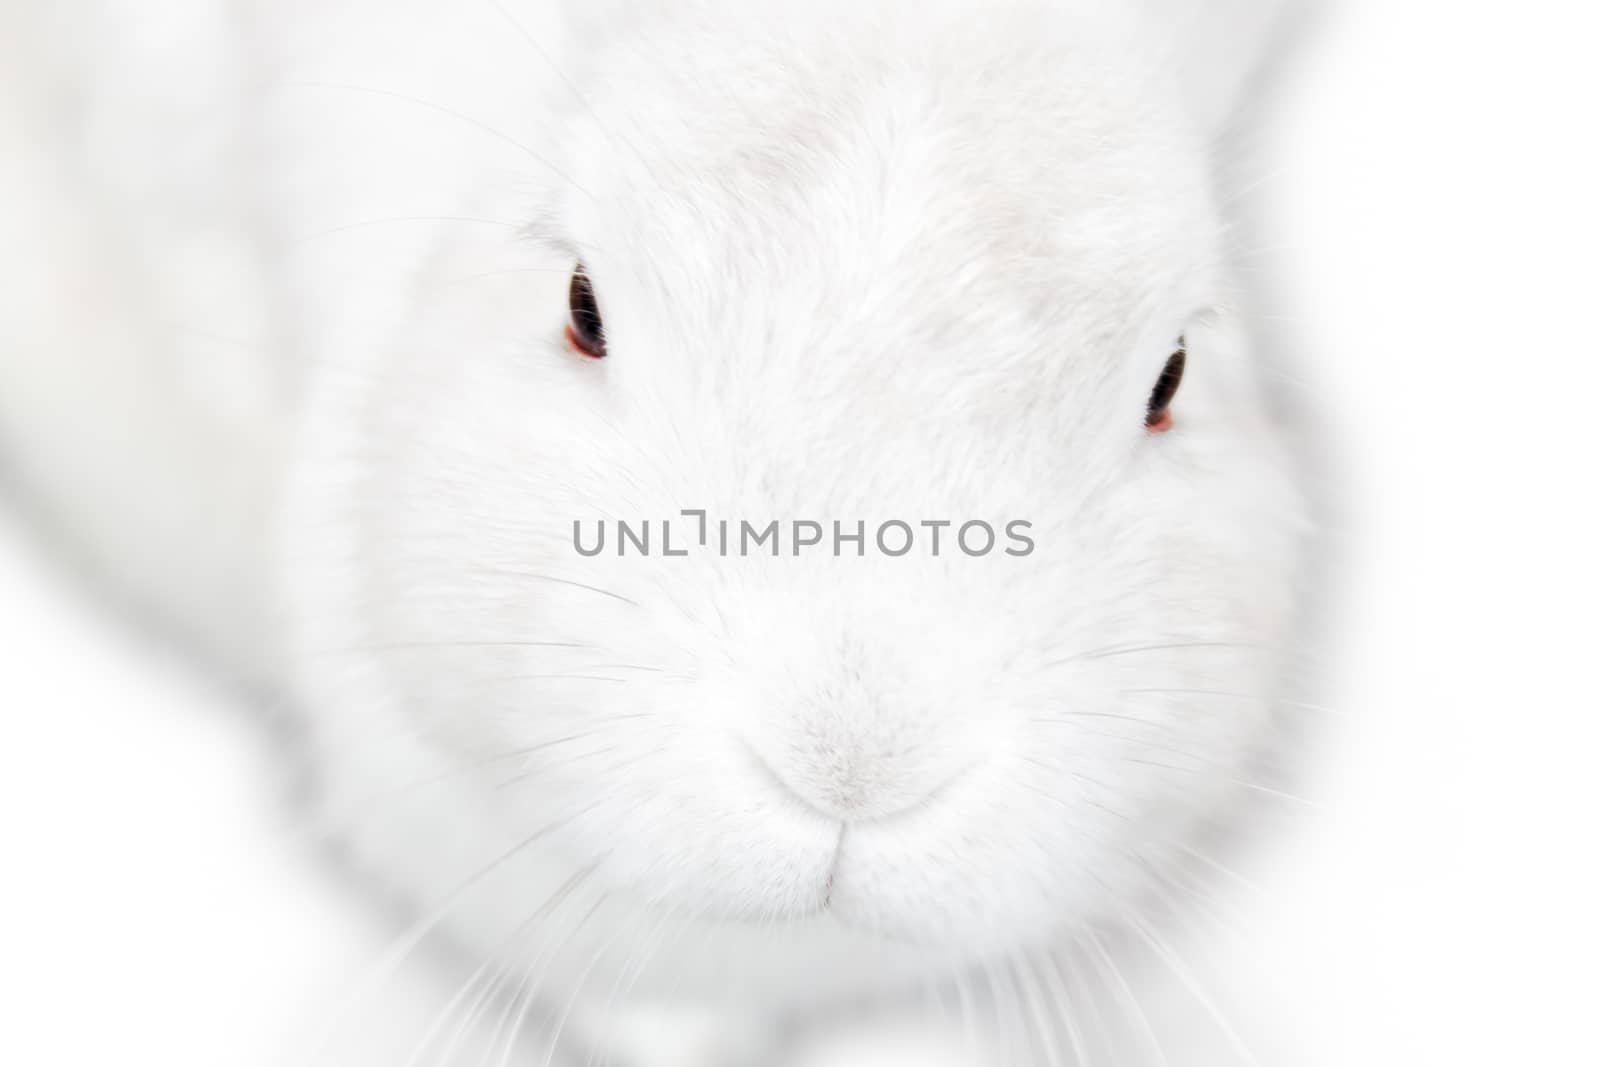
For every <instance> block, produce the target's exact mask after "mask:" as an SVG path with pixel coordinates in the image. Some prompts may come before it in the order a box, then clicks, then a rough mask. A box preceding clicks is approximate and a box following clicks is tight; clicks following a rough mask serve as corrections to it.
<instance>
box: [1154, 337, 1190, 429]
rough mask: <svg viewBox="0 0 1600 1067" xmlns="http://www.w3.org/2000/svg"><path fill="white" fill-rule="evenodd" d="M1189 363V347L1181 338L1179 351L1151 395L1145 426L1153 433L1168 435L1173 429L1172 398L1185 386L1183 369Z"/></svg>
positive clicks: (1157, 381) (1174, 354)
mask: <svg viewBox="0 0 1600 1067" xmlns="http://www.w3.org/2000/svg"><path fill="white" fill-rule="evenodd" d="M1188 361H1189V346H1188V343H1187V342H1186V341H1185V340H1184V339H1183V338H1181V337H1180V338H1178V350H1177V351H1176V352H1174V353H1172V358H1170V359H1168V360H1167V365H1166V366H1165V367H1164V368H1162V370H1161V377H1160V378H1159V379H1157V380H1156V387H1155V389H1154V390H1153V391H1152V392H1151V393H1150V406H1149V407H1147V408H1146V409H1145V416H1144V426H1145V429H1147V430H1149V431H1150V432H1151V433H1166V432H1167V431H1168V430H1170V429H1172V398H1173V397H1175V396H1177V395H1178V386H1179V385H1181V384H1183V367H1184V364H1185V363H1187V362H1188Z"/></svg>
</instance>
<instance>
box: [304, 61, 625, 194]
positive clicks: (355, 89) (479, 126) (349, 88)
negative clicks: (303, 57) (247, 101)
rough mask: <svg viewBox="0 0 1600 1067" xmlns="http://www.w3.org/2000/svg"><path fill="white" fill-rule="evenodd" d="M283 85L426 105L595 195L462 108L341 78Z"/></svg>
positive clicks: (573, 186) (585, 191) (514, 140)
mask: <svg viewBox="0 0 1600 1067" xmlns="http://www.w3.org/2000/svg"><path fill="white" fill-rule="evenodd" d="M286 85H287V87H288V88H291V89H334V90H339V91H343V92H349V93H363V94H366V95H369V96H378V97H384V98H386V99H389V100H398V101H401V102H403V103H408V104H412V105H415V106H416V107H421V108H426V109H428V110H429V111H434V112H437V113H439V114H441V115H447V116H449V117H450V118H453V119H455V120H457V121H458V122H463V123H466V124H467V125H468V126H471V127H473V128H474V129H476V130H480V131H482V132H483V133H484V134H487V135H488V136H490V137H493V138H494V139H495V140H497V141H501V142H503V143H505V144H508V145H510V146H512V147H513V148H516V149H517V150H519V151H520V152H522V153H523V154H524V155H526V156H527V157H528V158H529V159H531V160H533V161H534V162H536V163H538V164H540V165H541V166H543V167H544V168H545V169H546V170H548V171H549V172H550V173H551V174H553V175H554V176H555V177H557V178H560V179H561V180H562V181H564V182H566V183H567V184H568V185H570V186H571V187H572V188H574V189H576V190H577V191H578V192H580V193H582V194H583V195H584V196H586V197H588V198H589V199H590V200H591V201H593V200H594V199H595V197H594V194H593V193H591V192H589V190H587V189H585V188H584V187H583V186H581V185H579V184H578V183H577V182H575V181H573V180H572V179H571V178H569V177H568V176H567V175H566V174H564V173H563V172H562V171H561V169H560V168H559V167H557V166H556V165H555V164H554V163H551V162H550V161H549V160H548V159H545V158H544V157H543V156H541V155H540V154H539V153H538V152H535V151H534V150H533V149H532V148H530V147H529V146H527V145H525V144H523V143H522V142H521V141H519V140H517V139H516V138H514V137H512V136H510V135H509V134H506V133H504V132H503V131H501V130H497V129H495V128H494V127H493V126H490V125H488V124H487V123H485V122H481V121H479V120H478V119H475V118H473V117H472V116H471V115H468V114H465V113H464V112H461V111H457V110H456V109H454V108H451V107H446V106H444V105H443V104H436V103H434V102H433V101H431V100H424V99H422V98H421V97H416V96H409V95H407V94H405V93H397V92H394V91H392V90H389V89H375V88H372V87H370V86H365V85H347V84H344V83H342V82H319V81H296V82H288V83H286Z"/></svg>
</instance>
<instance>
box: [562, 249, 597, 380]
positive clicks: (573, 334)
mask: <svg viewBox="0 0 1600 1067" xmlns="http://www.w3.org/2000/svg"><path fill="white" fill-rule="evenodd" d="M567 306H568V308H569V310H570V312H571V315H570V317H569V319H568V321H567V343H568V344H569V345H571V346H572V348H573V350H574V351H576V352H578V353H579V354H581V355H585V356H588V357H589V358H590V359H601V358H603V357H604V356H605V354H606V331H605V327H604V326H603V325H602V324H601V322H600V304H599V302H598V301H596V300H595V296H594V283H593V282H591V281H590V280H589V275H588V274H587V273H586V272H585V271H584V269H583V264H582V263H580V264H578V266H577V268H576V269H574V270H573V272H572V285H571V287H570V288H568V290H567Z"/></svg>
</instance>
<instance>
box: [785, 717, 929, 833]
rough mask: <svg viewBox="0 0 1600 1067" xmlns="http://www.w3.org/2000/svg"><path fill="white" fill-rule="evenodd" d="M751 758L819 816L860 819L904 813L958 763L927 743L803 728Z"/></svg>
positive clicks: (925, 797) (845, 820) (926, 796)
mask: <svg viewBox="0 0 1600 1067" xmlns="http://www.w3.org/2000/svg"><path fill="white" fill-rule="evenodd" d="M766 747H767V751H765V752H763V751H760V750H756V755H757V757H758V758H759V759H760V760H761V762H762V763H763V764H764V765H765V767H766V769H767V770H768V771H769V772H770V773H771V775H772V777H773V778H774V779H776V780H777V782H778V784H779V785H781V786H782V787H783V789H784V790H785V792H787V793H789V794H790V795H791V796H792V797H793V798H794V799H796V800H797V801H799V802H800V803H802V804H804V805H805V806H806V807H808V808H810V809H811V810H813V811H815V812H817V813H818V814H821V815H823V816H824V817H826V818H828V819H832V820H836V821H838V822H843V823H864V822H873V821H878V820H883V819H888V818H892V817H893V816H896V815H900V814H904V813H905V812H908V811H911V810H913V809H915V808H917V807H919V806H921V805H923V804H925V803H927V802H928V801H929V800H931V799H933V798H934V796H935V795H936V794H937V793H938V791H939V790H940V788H941V787H943V786H944V785H945V784H947V783H948V782H949V781H950V780H951V779H953V778H954V777H956V776H957V775H958V774H959V773H960V769H961V768H960V765H959V764H958V763H957V762H956V761H955V760H954V759H953V758H950V756H948V755H945V754H941V753H939V752H937V751H936V750H935V749H934V748H933V746H931V745H928V744H925V743H917V742H915V741H910V740H904V739H901V740H895V739H892V738H882V737H874V736H872V735H871V733H870V732H867V731H858V732H853V733H850V734H842V735H841V734H840V733H838V732H835V731H828V730H821V731H817V730H808V731H806V732H804V733H803V734H802V735H801V736H799V737H792V738H789V739H786V740H785V741H784V742H783V743H781V744H779V745H776V746H766Z"/></svg>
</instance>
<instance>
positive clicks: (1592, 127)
mask: <svg viewBox="0 0 1600 1067" xmlns="http://www.w3.org/2000/svg"><path fill="white" fill-rule="evenodd" d="M1597 32H1600V19H1597V16H1595V15H1593V14H1592V13H1590V10H1589V9H1588V7H1587V5H1582V4H1577V3H1572V2H1560V0H1530V2H1524V3H1521V4H1516V5H1500V4H1490V3H1487V2H1482V0H1480V2H1476V3H1474V2H1458V3H1450V4H1447V3H1430V2H1421V0H1416V2H1411V3H1406V2H1404V0H1345V2H1343V3H1340V4H1337V5H1336V6H1335V7H1334V9H1333V11H1332V12H1331V13H1330V14H1329V15H1328V16H1326V17H1324V18H1323V19H1321V20H1320V22H1319V23H1318V24H1317V25H1316V26H1315V27H1314V29H1313V30H1312V31H1311V32H1310V33H1309V34H1308V39H1307V40H1306V41H1305V43H1304V44H1303V45H1302V46H1301V48H1300V51H1299V53H1298V54H1297V55H1296V57H1295V60H1294V64H1293V66H1294V72H1293V74H1292V75H1291V76H1290V77H1289V78H1288V79H1287V81H1286V82H1283V83H1280V85H1279V87H1278V88H1277V90H1276V91H1277V92H1278V93H1279V94H1281V98H1280V99H1279V100H1278V101H1277V103H1276V113H1277V115H1276V117H1277V119H1278V121H1277V123H1276V126H1275V133H1274V139H1273V141H1272V146H1273V147H1272V150H1271V151H1269V152H1268V153H1267V155H1266V159H1265V161H1264V165H1263V173H1262V175H1261V179H1262V183H1261V185H1260V186H1259V187H1258V188H1257V190H1256V191H1255V193H1254V194H1253V195H1255V196H1258V197H1260V198H1261V206H1262V208H1263V209H1264V212H1265V214H1266V216H1267V224H1266V226H1265V228H1264V231H1263V232H1265V233H1267V234H1269V235H1270V237H1269V243H1270V244H1271V246H1272V249H1273V250H1272V252H1270V253H1264V254H1263V255H1264V256H1266V257H1267V261H1270V262H1272V263H1273V264H1274V268H1275V270H1276V271H1277V278H1276V280H1275V288H1277V289H1278V290H1280V291H1281V294H1282V295H1283V301H1282V303H1283V307H1281V308H1279V310H1281V311H1285V312H1286V314H1287V319H1286V321H1285V322H1284V323H1282V324H1281V325H1282V326H1283V327H1284V329H1283V332H1284V333H1285V335H1286V336H1289V337H1292V338H1293V339H1294V340H1295V343H1296V357H1295V359H1296V362H1297V363H1298V364H1299V370H1298V371H1297V373H1296V376H1297V377H1298V378H1300V379H1302V380H1303V382H1304V383H1305V384H1306V385H1307V387H1308V388H1309V389H1310V390H1311V391H1312V393H1313V395H1314V398H1315V404H1316V407H1317V408H1318V409H1319V410H1320V411H1321V412H1323V413H1324V416H1325V419H1326V421H1327V422H1328V423H1329V424H1330V425H1329V430H1330V431H1331V436H1332V440H1333V441H1334V443H1335V449H1336V453H1337V456H1338V464H1337V468H1338V470H1339V471H1340V475H1341V476H1340V479H1339V498H1340V500H1341V504H1342V511H1341V512H1340V517H1339V519H1338V521H1337V524H1336V528H1335V531H1334V534H1335V537H1334V540H1335V543H1336V545H1337V546H1338V549H1339V555H1340V557H1341V562H1340V564H1339V566H1340V570H1339V571H1338V572H1337V574H1336V578H1335V581H1334V583H1333V584H1334V585H1335V586H1336V588H1337V589H1338V591H1339V601H1340V607H1339V610H1338V611H1337V613H1336V624H1335V626H1334V638H1335V639H1334V640H1333V641H1332V642H1331V643H1330V645H1329V647H1328V649H1327V650H1326V653H1327V656H1328V658H1329V660H1330V662H1331V664H1332V670H1331V672H1330V673H1331V677H1332V684H1331V686H1330V687H1329V688H1328V689H1327V691H1326V692H1325V693H1324V694H1323V696H1324V697H1325V703H1326V704H1327V705H1328V706H1329V707H1330V708H1331V709H1332V710H1331V712H1330V713H1329V718H1330V720H1331V728H1330V729H1329V730H1327V731H1326V734H1327V737H1328V740H1327V741H1326V742H1324V745H1323V751H1322V752H1321V755H1320V758H1319V760H1318V767H1319V769H1318V771H1317V773H1316V774H1315V776H1314V781H1313V782H1312V783H1311V784H1310V786H1309V787H1308V791H1310V792H1312V793H1313V794H1314V795H1315V796H1317V797H1319V798H1323V799H1324V800H1325V802H1326V803H1325V807H1323V808H1320V809H1317V810H1315V811H1312V812H1309V813H1307V815H1306V816H1305V817H1304V818H1303V819H1302V820H1300V825H1299V829H1298V830H1297V832H1296V834H1295V835H1294V836H1293V837H1292V838H1291V839H1289V840H1288V841H1287V842H1286V843H1284V844H1283V845H1282V846H1280V847H1279V848H1278V849H1277V850H1276V852H1275V854H1274V858H1273V863H1272V870H1270V871H1269V872H1268V875H1267V876H1266V877H1265V878H1264V879H1263V881H1264V882H1265V888H1266V890H1267V895H1266V896H1265V897H1264V900H1263V902H1262V903H1260V904H1258V907H1257V915H1258V920H1257V921H1256V923H1255V924H1254V931H1255V932H1254V937H1255V939H1256V944H1254V945H1253V946H1252V951H1251V954H1252V955H1253V956H1254V957H1256V958H1255V960H1254V963H1253V964H1252V966H1254V967H1256V968H1258V970H1257V971H1256V973H1258V974H1260V975H1263V976H1265V977H1264V978H1262V979H1261V981H1263V982H1264V983H1265V984H1267V985H1270V986H1271V988H1272V989H1273V992H1274V994H1275V996H1276V997H1277V998H1278V999H1279V1000H1281V1002H1282V1003H1283V1007H1282V1009H1281V1011H1280V1013H1279V1018H1278V1021H1279V1023H1280V1025H1281V1027H1282V1028H1284V1029H1285V1030H1286V1031H1289V1032H1292V1033H1294V1034H1296V1035H1298V1038H1299V1040H1298V1042H1297V1043H1298V1044H1300V1045H1301V1047H1303V1048H1304V1049H1305V1052H1304V1054H1303V1058H1301V1059H1297V1060H1296V1061H1295V1063H1296V1064H1298V1063H1305V1064H1307V1065H1309V1067H1319V1065H1322V1064H1327V1065H1329V1067H1332V1065H1339V1067H1347V1065H1348V1067H1353V1065H1358V1064H1359V1065H1388V1064H1395V1065H1400V1064H1405V1065H1408V1067H1414V1065H1415V1067H1420V1065H1431V1064H1450V1065H1475V1064H1490V1063H1517V1064H1541V1065H1558V1064H1559V1065H1564V1064H1600V1047H1597V1046H1600V1040H1597V1039H1596V1037H1595V1032H1594V1031H1595V1027H1594V1025H1593V1016H1594V1013H1595V1012H1596V1011H1597V1010H1600V979H1597V977H1596V970H1595V968H1596V967H1597V966H1600V920H1597V919H1596V905H1595V903H1594V902H1595V901H1597V900H1600V879H1597V877H1596V867H1597V860H1596V851H1597V841H1600V829H1597V825H1596V824H1597V822H1600V818H1597V816H1600V786H1597V784H1596V779H1597V778H1600V767H1597V765H1596V754H1597V748H1600V726H1597V720H1600V697H1597V695H1596V690H1595V684H1594V677H1595V674H1596V661H1597V660H1600V649H1597V648H1596V647H1595V646H1596V644H1597V638H1600V626H1597V624H1596V621H1595V615H1594V611H1595V604H1596V601H1597V596H1600V581H1597V570H1600V566H1597V563H1596V556H1597V553H1600V548H1597V546H1600V521H1597V518H1596V511H1597V507H1596V497H1597V490H1596V478H1595V471H1594V466H1595V461H1596V458H1597V454H1600V449H1597V448H1596V445H1595V435H1596V432H1597V424H1596V414H1595V411H1594V406H1595V403H1596V399H1597V394H1600V369H1597V368H1600V344H1597V341H1596V336H1597V335H1596V330H1595V325H1594V319H1595V310H1596V308H1597V307H1600V299H1597V297H1600V267H1597V262H1600V209H1597V207H1596V204H1597V202H1600V162H1597V160H1596V153H1597V149H1596V141H1597V137H1596V127H1597V116H1596V111H1597V108H1600V76H1597V75H1596V73H1595V70H1596V60H1595V58H1594V56H1593V50H1594V45H1595V41H1596V38H1597ZM36 557H37V553H36V552H35V551H33V548H32V546H29V545H28V544H27V541H26V538H25V537H24V536H22V535H21V534H20V532H19V531H18V530H17V529H16V527H15V525H14V524H10V523H8V524H5V525H3V526H0V905H3V906H0V1063H5V1064H48V1065H54V1064H63V1065H73V1067H78V1065H95V1064H113V1063H116V1064H147V1063H148V1064H162V1065H164V1067H191V1065H193V1067H199V1065H233V1064H242V1065H253V1064H258V1063H259V1064H265V1063H268V1062H271V1056H270V1050H272V1049H274V1048H281V1047H282V1042H283V1041H284V1040H285V1039H286V1037H287V1035H289V1034H292V1033H303V1032H305V1031H306V1030H307V1028H308V1027H309V1026H312V1025H313V1024H312V1022H311V1021H312V1020H315V1019H317V1018H319V1017H321V1016H322V1015H325V1014H327V1013H328V1012H330V1011H334V1010H335V1009H336V1008H337V1006H338V995H339V994H340V992H341V991H348V990H350V989H351V988H352V987H353V986H354V985H355V983H356V982H357V980H358V974H359V972H360V971H361V969H362V968H363V967H364V966H365V965H366V964H367V963H368V962H370V961H371V960H372V959H374V958H376V957H377V956H378V955H379V954H380V952H381V949H382V946H383V944H384V941H385V938H384V936H383V934H382V930H383V926H382V922H381V920H380V919H379V918H378V917H374V916H367V915H366V913H365V909H364V908H363V907H362V906H361V904H360V902H359V901H358V900H357V899H356V898H354V897H352V896H350V895H349V894H347V893H346V892H345V891H344V890H342V889H341V888H339V887H338V883H337V882H336V881H335V880H333V879H331V878H330V877H329V876H328V875H327V874H326V873H324V872H323V870H322V869H321V868H320V867H319V866H318V865H317V864H316V863H315V862H314V860H313V858H312V857H311V855H310V853H309V851H308V850H307V849H306V848H305V847H304V842H301V841H297V840H296V839H295V838H294V837H293V835H292V832H291V831H290V830H288V829H286V828H285V826H284V824H283V823H282V821H281V818H280V814H279V811H280V808H279V802H280V799H281V796H280V792H279V789H278V787H277V785H276V783H277V782H278V781H279V776H278V775H277V774H276V773H274V770H273V756H274V753H273V752H272V750H271V748H270V746H267V745H265V744H263V743H262V739H261V737H260V735H259V732H258V730H257V728H256V726H255V725H254V724H253V722H252V720H251V719H250V718H249V717H248V716H247V715H245V714H243V713H241V712H239V711H237V710H236V709H232V708H230V707H229V706H228V705H227V702H226V701H224V700H223V699H222V698H221V696H220V695H219V694H217V693H214V692H211V691H209V690H207V689H206V687H205V685H204V684H203V683H202V682H199V681H197V680H195V679H194V678H192V677H191V673H190V672H189V671H188V670H186V669H185V667H184V666H183V664H181V663H180V662H177V661H171V662H169V661H167V660H166V659H164V658H163V657H161V656H159V655H155V654H153V653H152V652H151V651H150V650H149V649H148V648H145V647H143V646H142V645H141V644H140V643H139V642H138V641H136V640H133V639H131V638H130V637H128V635H127V634H126V632H125V626H124V625H123V623H122V622H120V621H119V620H116V619H112V618H106V617H105V615H104V612H103V611H102V610H101V609H100V608H99V606H97V605H96V604H94V603H93V601H92V599H91V598H88V597H85V596H82V595H81V594H80V593H79V591H78V590H77V589H75V588H74V587H73V586H72V584H71V583H70V582H69V581H67V580H66V579H65V578H64V577H62V576H60V575H58V574H55V573H53V572H52V571H51V570H50V569H49V568H48V567H46V566H44V565H42V564H41V563H40V562H39V560H38V559H37V558H36ZM382 995H383V996H384V997H386V998H388V999H389V1000H390V1001H391V1002H393V1003H399V1004H401V1005H403V1006H404V1005H406V1004H410V1003H412V1001H411V1000H410V999H408V998H417V999H416V1000H415V1004H416V1005H418V1007H416V1008H415V1009H407V1011H408V1012H409V1015H412V1016H416V1017H418V1018H424V1011H423V1009H422V1008H421V1007H420V1005H423V1004H425V1003H426V1000H425V997H426V992H425V991H419V990H412V989H409V988H406V987H404V986H402V985H401V984H400V983H399V982H396V983H392V984H391V986H390V987H389V988H386V991H385V992H384V993H383V994H382ZM406 1014H407V1013H406V1012H402V1016H403V1017H405V1016H406ZM379 1036H380V1038H381V1037H383V1036H384V1035H379ZM407 1040H408V1034H407V1033H405V1032H404V1028H403V1027H401V1028H399V1029H398V1030H397V1032H396V1033H395V1034H394V1035H393V1038H392V1041H393V1045H392V1047H393V1048H395V1049H404V1048H406V1047H407V1046H406V1041H407ZM380 1062H383V1061H382V1060H381V1059H380ZM387 1062H389V1063H392V1064H394V1065H396V1067H398V1065H400V1064H403V1063H404V1062H405V1056H404V1055H403V1053H402V1054H400V1055H397V1056H390V1057H389V1058H388V1059H387ZM1112 1067H1115V1065H1112Z"/></svg>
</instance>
